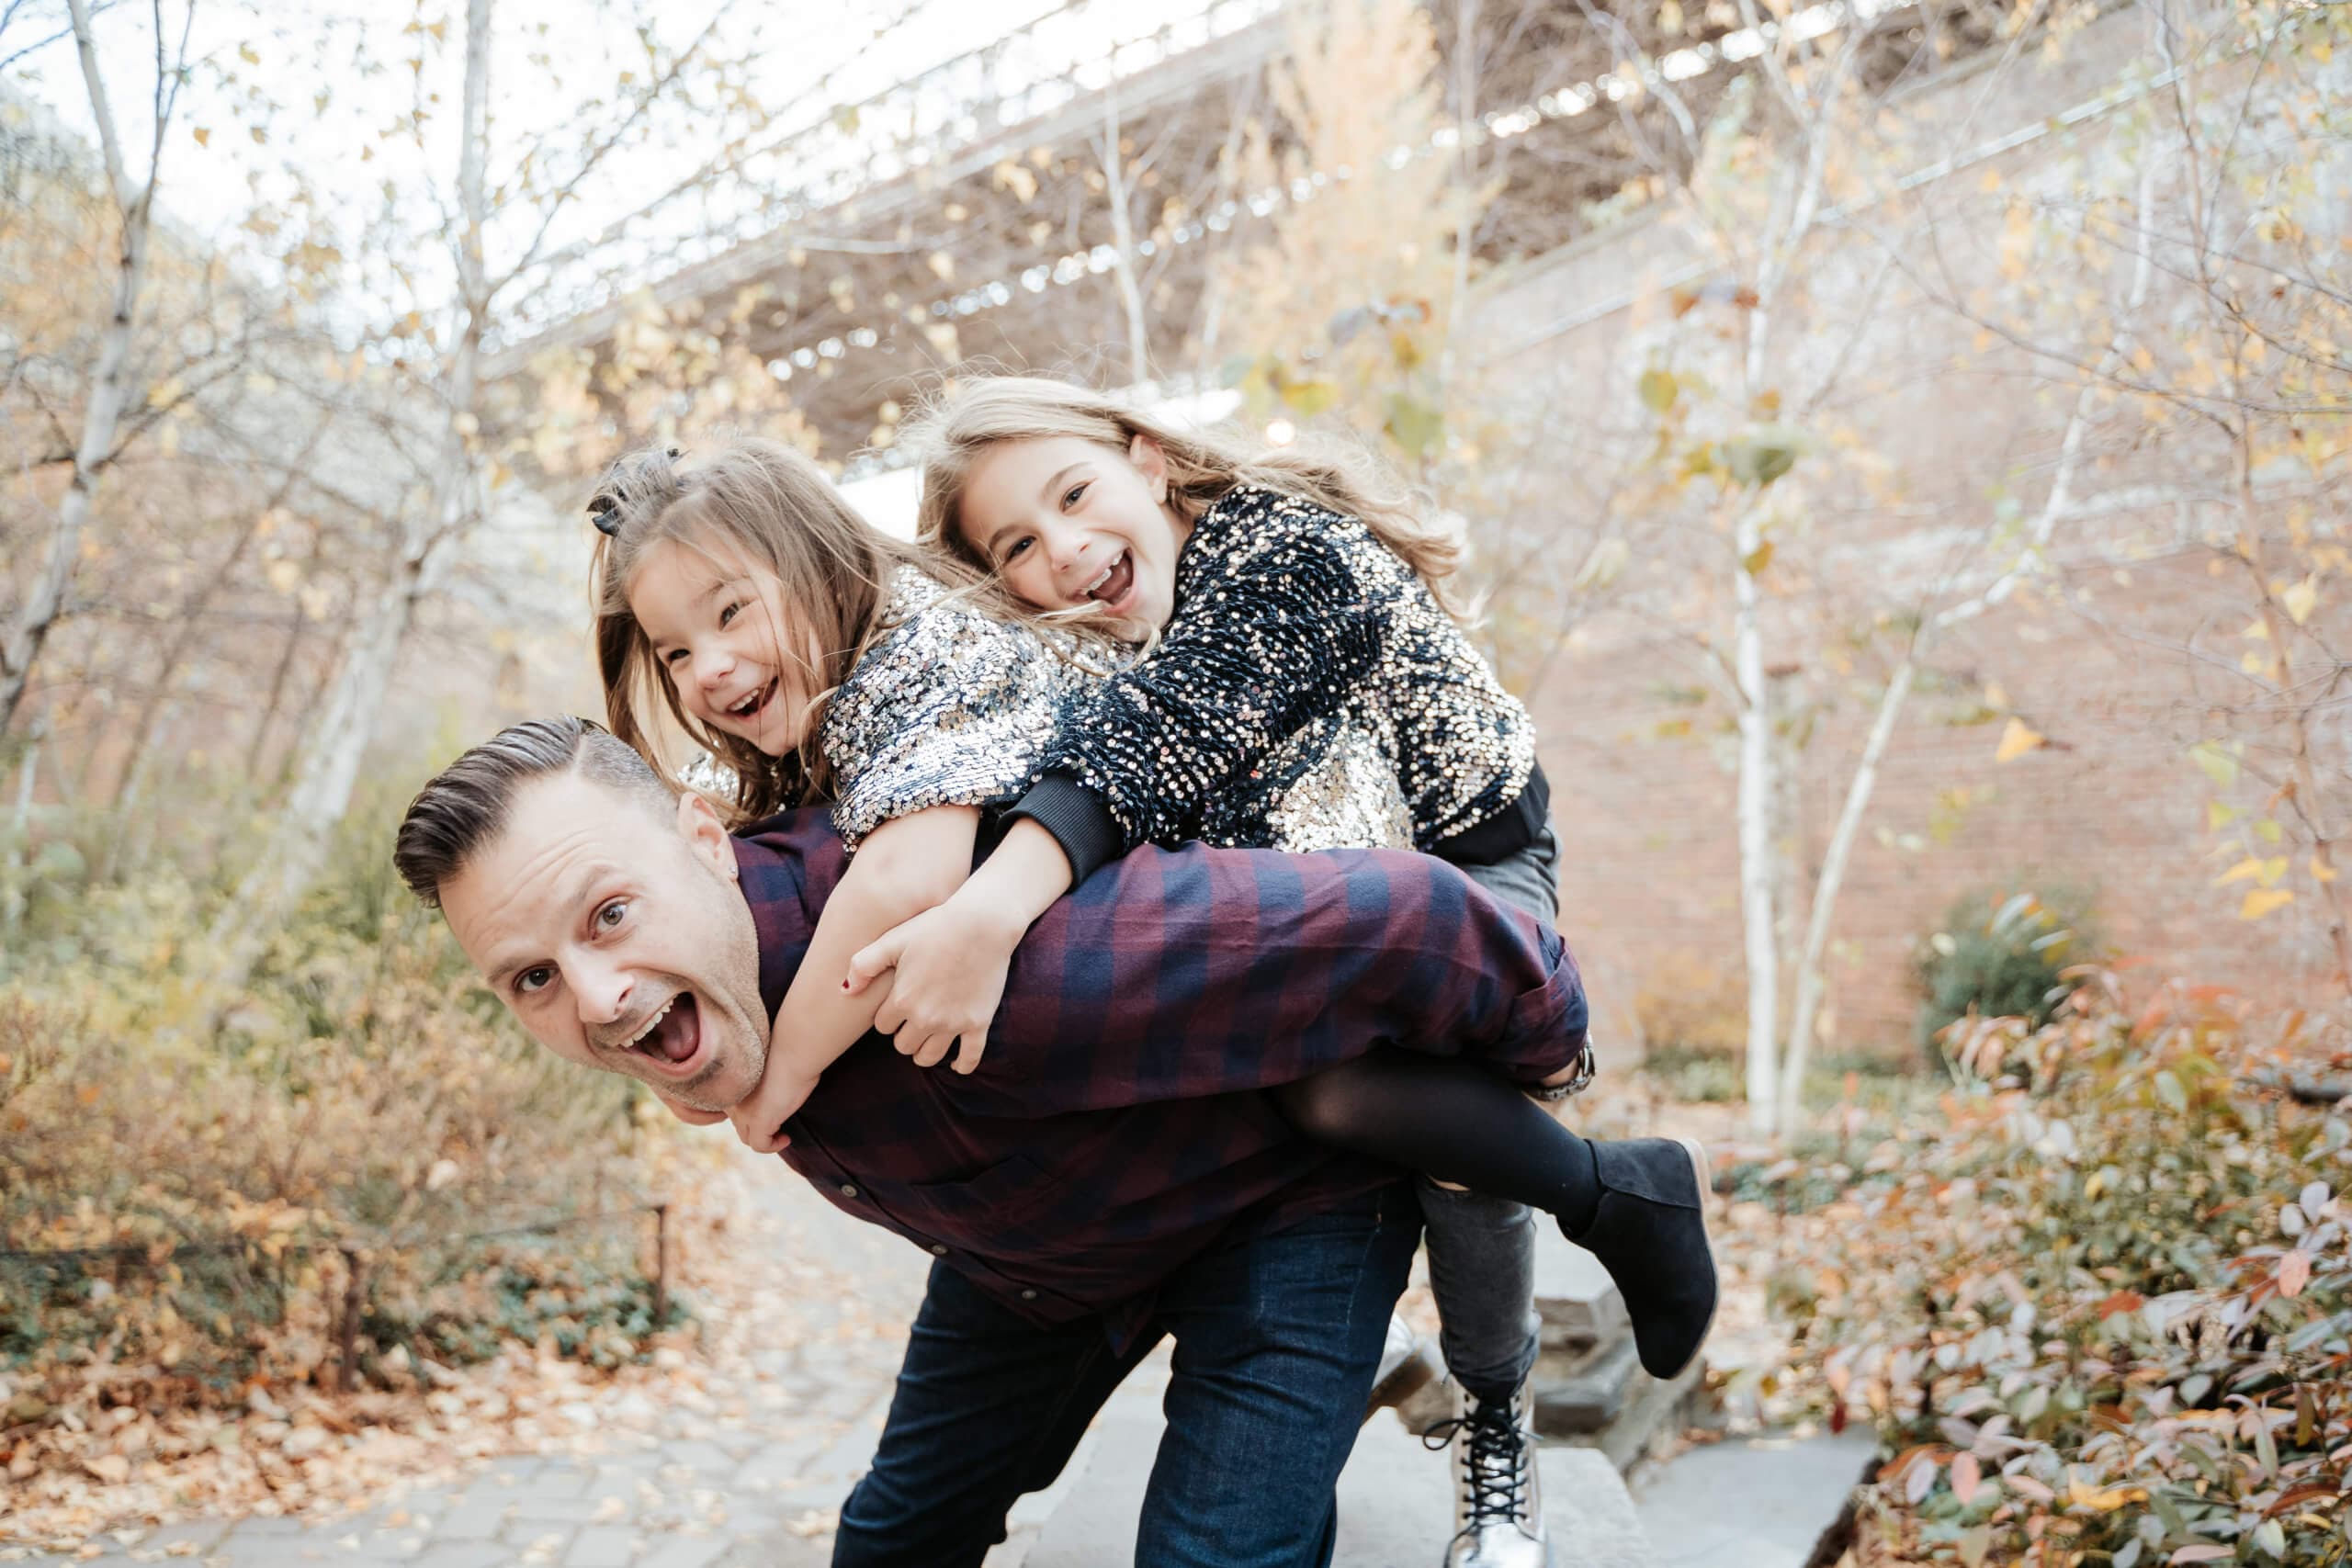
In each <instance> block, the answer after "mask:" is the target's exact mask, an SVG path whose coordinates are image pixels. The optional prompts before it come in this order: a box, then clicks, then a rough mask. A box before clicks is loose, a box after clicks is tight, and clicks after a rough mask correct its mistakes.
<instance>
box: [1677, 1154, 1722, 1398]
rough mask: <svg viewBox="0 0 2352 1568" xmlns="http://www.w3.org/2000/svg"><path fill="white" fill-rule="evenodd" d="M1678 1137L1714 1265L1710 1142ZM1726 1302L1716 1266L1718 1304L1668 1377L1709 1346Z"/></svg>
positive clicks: (1680, 1371) (1685, 1367) (1681, 1370)
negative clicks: (1694, 1184) (1709, 1208)
mask: <svg viewBox="0 0 2352 1568" xmlns="http://www.w3.org/2000/svg"><path fill="white" fill-rule="evenodd" d="M1674 1141H1675V1142H1676V1143H1678V1144H1680V1145H1682V1152H1683V1153H1684V1154H1686V1155H1688V1156H1691V1176H1692V1177H1693V1178H1695V1179H1697V1181H1698V1183H1699V1234H1700V1235H1702V1236H1703V1237H1705V1238H1706V1242H1707V1263H1708V1266H1709V1267H1711V1268H1712V1267H1713V1264H1714V1261H1715V1233H1714V1227H1713V1226H1712V1225H1711V1224H1708V1223H1707V1200H1708V1199H1709V1198H1710V1197H1711V1196H1713V1193H1714V1190H1715V1186H1714V1178H1713V1168H1712V1167H1711V1166H1709V1165H1708V1163H1707V1146H1706V1145H1704V1144H1702V1143H1701V1142H1700V1141H1699V1140H1698V1139H1696V1138H1677V1139H1675V1140H1674ZM1723 1304H1724V1278H1723V1270H1722V1269H1716V1270H1715V1304H1714V1305H1713V1306H1711V1307H1709V1308H1708V1309H1707V1322H1706V1325H1705V1326H1704V1327H1702V1328H1701V1329H1700V1330H1699V1342H1698V1344H1697V1345H1696V1346H1694V1347H1693V1348H1692V1349H1691V1360H1689V1361H1685V1362H1683V1363H1682V1364H1681V1365H1680V1366H1679V1367H1677V1368H1675V1369H1674V1371H1673V1372H1672V1373H1671V1374H1670V1376H1669V1377H1668V1379H1667V1380H1666V1381H1668V1382H1672V1381H1673V1379H1674V1378H1679V1377H1680V1376H1681V1375H1682V1374H1683V1373H1685V1372H1687V1371H1690V1370H1691V1361H1696V1360H1697V1359H1699V1354H1700V1352H1701V1351H1702V1350H1704V1349H1705V1348H1707V1336H1708V1335H1710V1334H1713V1332H1714V1331H1715V1314H1716V1313H1717V1312H1719V1311H1721V1310H1722V1308H1723Z"/></svg>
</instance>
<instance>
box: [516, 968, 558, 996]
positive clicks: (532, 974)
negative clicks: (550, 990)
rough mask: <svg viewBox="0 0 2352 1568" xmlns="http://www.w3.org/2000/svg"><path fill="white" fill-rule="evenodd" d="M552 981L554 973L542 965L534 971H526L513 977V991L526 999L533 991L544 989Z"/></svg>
mask: <svg viewBox="0 0 2352 1568" xmlns="http://www.w3.org/2000/svg"><path fill="white" fill-rule="evenodd" d="M554 980H555V971H554V970H553V969H552V968H550V967H548V965H547V964H540V965H539V966H538V967H537V968H536V969H526V970H524V971H523V972H522V973H521V974H520V975H517V976H515V990H516V991H518V992H520V993H521V994H522V995H524V996H526V997H527V996H529V995H530V994H531V993H533V992H534V991H539V990H544V989H546V988H547V987H548V985H550V984H552V983H553V981H554Z"/></svg>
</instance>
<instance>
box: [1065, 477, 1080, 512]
mask: <svg viewBox="0 0 2352 1568" xmlns="http://www.w3.org/2000/svg"><path fill="white" fill-rule="evenodd" d="M1085 493H1086V485H1085V484H1084V482H1082V481H1081V482H1080V483H1078V484H1074V485H1072V486H1070V487H1069V489H1068V490H1066V491H1062V510H1063V511H1064V512H1068V511H1069V509H1070V508H1071V507H1073V506H1076V505H1077V504H1078V498H1079V497H1080V496H1081V495H1084V494H1085Z"/></svg>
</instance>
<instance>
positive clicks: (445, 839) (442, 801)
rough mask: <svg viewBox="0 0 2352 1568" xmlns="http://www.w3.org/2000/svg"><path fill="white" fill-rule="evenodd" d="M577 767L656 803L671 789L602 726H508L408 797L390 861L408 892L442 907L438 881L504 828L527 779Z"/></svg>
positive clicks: (570, 721) (562, 722)
mask: <svg viewBox="0 0 2352 1568" xmlns="http://www.w3.org/2000/svg"><path fill="white" fill-rule="evenodd" d="M574 772H576V773H579V774H580V776H581V777H582V778H584V779H587V780H589V781H590V782H591V783H594V784H602V785H604V786H605V788H606V789H609V790H611V791H613V792H614V793H616V794H617V795H624V796H627V797H628V798H631V799H634V800H638V801H640V802H642V803H643V804H645V805H647V806H650V807H655V808H656V809H662V808H665V807H672V806H674V805H675V804H676V803H677V798H678V796H677V792H676V790H675V789H673V787H672V786H671V785H670V784H669V783H668V782H667V781H665V780H664V779H663V778H662V776H661V775H660V774H659V773H656V772H655V771H654V768H653V765H652V764H651V763H650V762H648V761H646V760H645V759H644V758H643V757H641V756H639V754H638V753H637V752H635V751H633V750H629V748H628V747H627V746H624V745H622V744H621V743H620V742H619V741H618V740H616V739H613V737H612V736H611V735H609V734H607V733H605V728H604V727H603V726H602V725H598V724H594V723H591V722H590V721H589V720H587V719H584V718H574V717H572V716H571V715H569V714H566V715H564V716H561V717H560V718H535V719H531V720H529V721H527V722H526V723H523V724H517V725H512V726H510V727H508V728H504V729H502V730H500V731H499V732H498V733H497V734H496V735H493V736H492V737H491V738H490V739H487V740H485V741H483V742H482V743H481V745H479V746H477V747H475V748H474V749H473V750H470V751H468V752H467V753H466V754H465V755H464V756H462V757H459V758H458V760H457V761H454V762H452V763H450V764H449V765H448V766H447V767H446V768H444V769H442V770H441V771H440V772H439V773H435V775H434V776H433V778H432V780H431V782H430V783H428V784H425V786H424V788H423V789H421V790H419V791H418V792H417V795H416V798H415V799H414V800H413V801H411V802H409V807H408V815H406V816H405V817H402V818H401V827H400V832H399V833H398V834H396V835H395V836H394V837H393V840H392V864H393V865H394V866H395V867H397V868H398V869H399V871H400V874H401V881H402V882H405V883H407V884H408V889H409V891H410V892H412V893H413V894H415V895H416V896H417V897H419V898H422V899H423V900H424V902H425V904H426V905H427V906H428V907H430V908H436V909H437V908H440V907H441V885H442V884H443V883H445V882H447V881H448V880H449V879H450V878H451V877H453V876H455V875H457V874H458V873H459V872H461V871H463V870H465V868H466V863H467V862H468V861H469V860H471V859H472V858H473V857H474V855H475V853H476V852H478V851H480V850H481V847H482V846H483V845H484V844H486V843H488V842H489V841H490V840H492V839H494V838H496V837H497V836H498V834H499V831H500V830H501V829H503V828H504V827H505V826H506V818H507V815H508V813H510V812H511V811H512V810H513V809H514V807H515V790H516V789H517V788H519V787H520V786H521V785H523V784H526V783H527V782H528V781H530V780H532V779H537V778H551V777H553V776H555V775H557V774H560V773H574Z"/></svg>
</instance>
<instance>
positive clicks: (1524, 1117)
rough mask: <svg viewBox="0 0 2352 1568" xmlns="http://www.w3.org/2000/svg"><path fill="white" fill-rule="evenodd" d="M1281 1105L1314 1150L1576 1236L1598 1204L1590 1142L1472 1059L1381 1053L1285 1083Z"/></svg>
mask: <svg viewBox="0 0 2352 1568" xmlns="http://www.w3.org/2000/svg"><path fill="white" fill-rule="evenodd" d="M1275 1100H1276V1103H1277V1104H1279V1105H1280V1106H1281V1107H1282V1111H1283V1115H1285V1116H1286V1117H1288V1118H1289V1119H1290V1122H1291V1124H1292V1125H1293V1126H1295V1127H1296V1128H1297V1129H1298V1130H1299V1131H1300V1132H1302V1133H1304V1134H1306V1135H1307V1136H1308V1137H1310V1138H1312V1139H1314V1140H1315V1141H1316V1142H1317V1143H1318V1144H1330V1145H1335V1146H1337V1147H1340V1148H1343V1149H1352V1150H1354V1151H1355V1152H1356V1153H1358V1154H1366V1155H1372V1156H1376V1157H1378V1158H1380V1159H1385V1160H1386V1161H1388V1162H1389V1163H1390V1164H1392V1165H1401V1166H1403V1167H1405V1168H1407V1169H1408V1170H1418V1171H1420V1172H1421V1173H1423V1174H1424V1175H1427V1176H1432V1177H1435V1178H1436V1179H1438V1180H1440V1181H1444V1182H1450V1183H1452V1184H1453V1185H1454V1186H1456V1187H1466V1188H1469V1189H1470V1190H1472V1191H1474V1192H1480V1193H1484V1194H1486V1195H1487V1196H1488V1197H1490V1198H1498V1199H1504V1200H1507V1201H1510V1202H1511V1203H1513V1204H1527V1205H1532V1207H1535V1208H1538V1209H1541V1210H1543V1211H1544V1213H1548V1214H1553V1215H1556V1216H1557V1217H1558V1218H1559V1220H1560V1223H1561V1224H1565V1225H1566V1227H1567V1228H1568V1229H1569V1230H1570V1231H1571V1232H1575V1231H1580V1230H1582V1229H1583V1228H1584V1227H1585V1226H1586V1225H1588V1224H1591V1222H1592V1211H1593V1205H1595V1204H1596V1203H1598V1202H1599V1201H1600V1181H1599V1176H1598V1172H1597V1171H1596V1170H1595V1168H1594V1160H1593V1152H1592V1145H1590V1144H1589V1143H1587V1142H1586V1141H1585V1140H1584V1139H1582V1138H1579V1137H1577V1135H1576V1134H1574V1133H1571V1132H1569V1131H1568V1130H1567V1129H1566V1127H1563V1126H1562V1125H1560V1123H1559V1122H1555V1121H1554V1120H1553V1119H1552V1116H1551V1113H1550V1112H1548V1111H1545V1110H1544V1108H1543V1107H1542V1106H1540V1105H1538V1104H1536V1103H1535V1102H1534V1101H1533V1100H1530V1099H1528V1098H1527V1096H1525V1095H1524V1094H1521V1092H1520V1091H1519V1090H1518V1089H1514V1088H1512V1087H1511V1086H1510V1084H1509V1083H1508V1082H1506V1081H1505V1080H1504V1079H1502V1078H1501V1077H1498V1076H1497V1075H1495V1074H1494V1073H1491V1072H1488V1071H1487V1069H1486V1068H1484V1067H1481V1066H1477V1065H1476V1064H1475V1063H1472V1062H1461V1061H1454V1060H1451V1059H1449V1058H1446V1057H1443V1056H1424V1055H1418V1054H1416V1053H1414V1052H1410V1051H1378V1052H1374V1053H1373V1054H1372V1055H1367V1056H1362V1057H1359V1058H1357V1059H1356V1060H1355V1061H1352V1062H1349V1063H1347V1064H1345V1065H1344V1066H1337V1067H1332V1068H1329V1069H1328V1070H1326V1071H1324V1072H1319V1073H1317V1074H1316V1075H1315V1076H1314V1077H1311V1078H1302V1079H1301V1080H1299V1081H1298V1082H1297V1083H1295V1084H1286V1085H1284V1086H1283V1088H1282V1089H1280V1090H1278V1091H1276V1095H1275ZM1439 1234H1441V1233H1439V1232H1437V1231H1436V1230H1435V1229H1434V1228H1433V1229H1432V1230H1431V1232H1430V1235H1432V1237H1434V1236H1435V1235H1439ZM1440 1245H1442V1244H1441V1243H1439V1242H1437V1241H1435V1240H1432V1241H1431V1242H1430V1246H1431V1247H1437V1246H1440Z"/></svg>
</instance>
